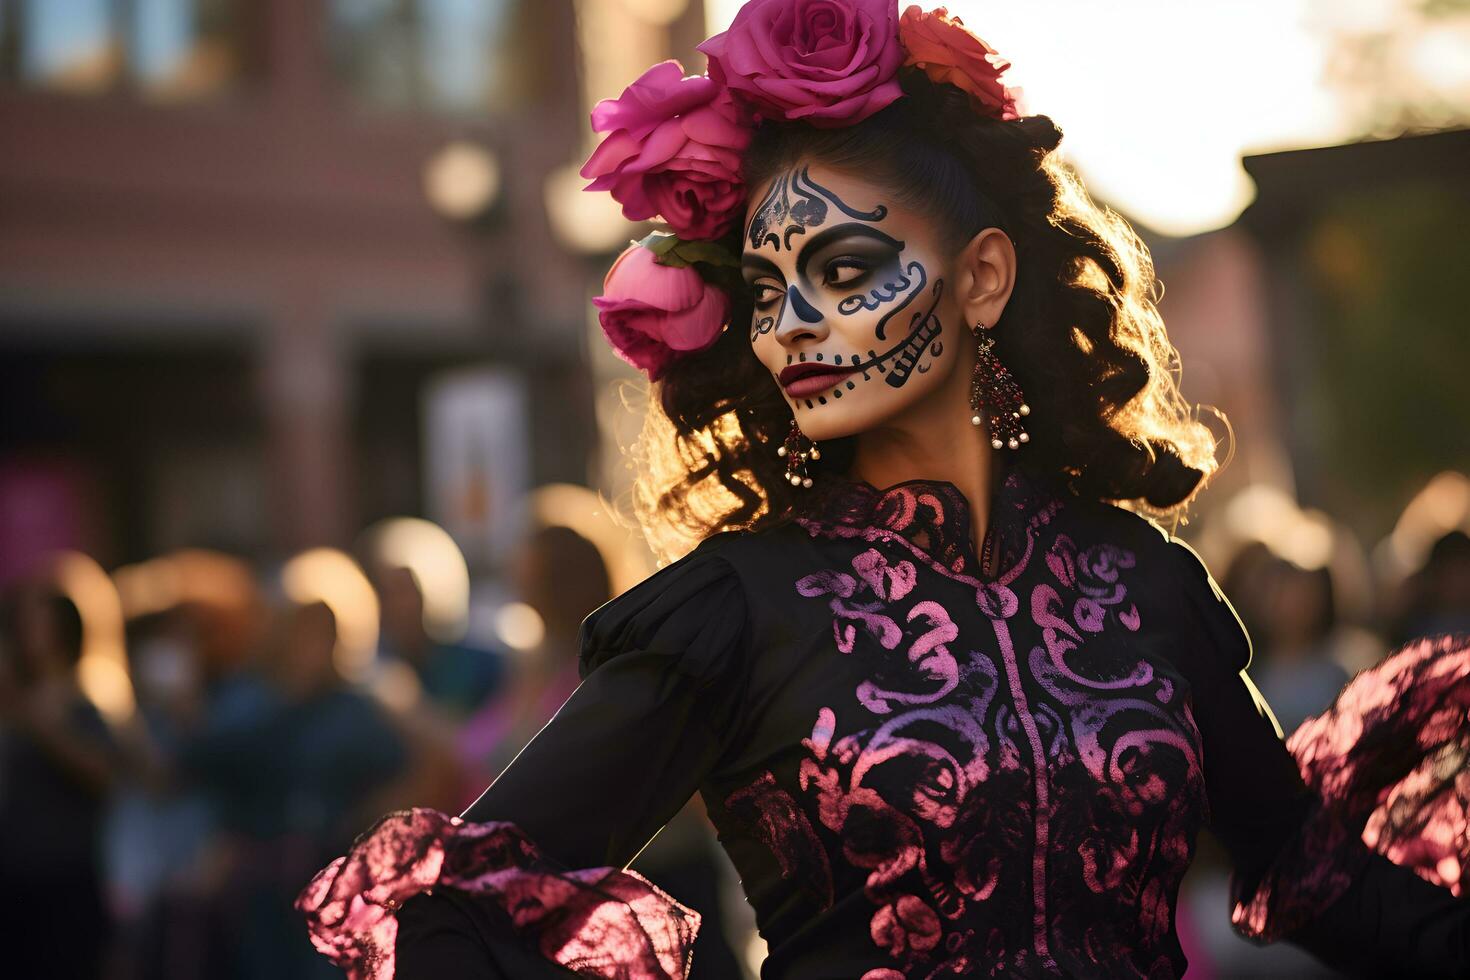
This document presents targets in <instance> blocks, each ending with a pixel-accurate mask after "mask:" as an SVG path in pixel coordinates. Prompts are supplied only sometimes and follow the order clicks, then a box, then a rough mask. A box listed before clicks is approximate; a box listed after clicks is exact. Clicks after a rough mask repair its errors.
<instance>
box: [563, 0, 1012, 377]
mask: <svg viewBox="0 0 1470 980" xmlns="http://www.w3.org/2000/svg"><path fill="white" fill-rule="evenodd" d="M699 50H700V51H702V52H704V54H705V55H706V56H707V57H708V59H709V73H708V74H707V75H692V76H686V75H685V74H684V69H683V67H682V66H681V65H680V64H679V63H678V62H677V61H664V62H660V63H659V64H657V65H654V66H653V67H652V68H650V69H648V70H647V71H646V72H644V73H643V74H642V75H641V76H640V77H639V78H638V80H637V81H635V82H634V83H633V84H632V85H630V86H628V88H627V89H625V90H624V91H623V94H622V95H620V96H619V97H618V98H616V99H604V100H603V101H602V102H599V103H598V104H597V106H596V108H594V109H593V110H592V128H593V130H594V131H596V132H599V133H606V134H607V136H606V138H605V139H603V141H602V143H601V144H600V145H599V146H598V147H597V149H596V150H595V151H593V153H592V156H591V157H589V158H588V160H587V162H586V164H585V165H583V167H582V170H581V174H582V176H583V177H587V178H590V179H591V180H592V183H591V184H589V185H588V186H587V188H586V189H587V190H589V191H604V190H605V191H608V192H609V193H611V194H612V196H613V198H614V199H615V200H616V201H617V202H618V203H619V204H621V205H622V208H623V215H624V216H625V217H627V218H629V219H632V220H635V221H641V220H645V219H648V218H660V219H662V221H663V222H664V223H665V224H666V225H668V227H669V228H670V229H671V230H672V232H673V234H672V235H667V234H660V233H655V234H653V235H650V236H649V237H648V238H645V239H644V240H643V241H641V242H637V243H634V244H633V245H630V246H629V247H628V249H627V250H626V251H624V252H623V254H622V255H620V256H619V257H618V259H617V261H616V262H614V263H613V266H612V268H611V269H610V270H608V274H607V279H606V281H605V282H604V284H603V295H601V296H598V297H596V298H595V299H594V300H593V302H594V303H595V304H596V305H597V308H598V319H599V321H600V322H601V324H602V329H603V333H604V334H605V335H606V336H607V339H608V342H609V343H611V344H612V346H613V349H614V350H616V351H617V352H618V354H619V356H621V357H622V358H623V359H624V360H626V361H627V362H628V363H630V364H632V365H633V366H634V367H637V368H638V369H639V370H641V371H643V372H644V373H645V374H647V375H648V377H649V379H650V380H654V381H657V380H658V379H659V378H660V377H661V376H662V375H663V374H664V372H665V371H667V370H668V368H669V366H670V365H672V364H673V363H674V362H675V361H676V360H678V359H679V358H680V357H683V356H686V355H688V354H692V353H695V352H696V351H701V350H704V349H705V348H707V347H709V346H710V345H712V344H713V343H714V342H715V341H716V340H717V339H718V338H719V335H720V331H721V330H722V329H723V328H724V325H725V321H726V320H727V319H728V316H729V312H730V297H729V295H728V293H727V292H726V290H725V288H724V287H723V286H722V285H721V283H722V282H723V281H725V280H726V279H727V278H728V276H729V270H730V268H732V267H734V266H735V265H736V264H737V262H736V259H735V257H734V256H731V255H729V254H728V252H727V250H726V249H724V248H722V247H721V246H719V245H717V244H715V241H716V240H717V239H719V238H721V237H723V236H724V235H725V234H726V233H727V232H728V231H729V230H730V229H731V227H733V226H734V224H735V222H736V221H737V220H739V218H740V217H741V216H742V214H743V213H744V207H745V182H744V180H743V179H742V177H741V173H740V160H741V156H742V154H743V153H744V151H745V149H746V147H748V146H749V145H750V141H751V137H752V134H753V132H754V129H755V127H756V126H757V125H758V124H759V123H760V122H761V120H763V119H778V120H787V121H799V122H804V123H807V124H809V125H811V126H815V127H820V128H836V127H841V126H851V125H854V124H856V123H858V122H861V121H862V120H864V119H866V118H868V117H869V116H871V115H873V114H874V113H876V112H878V111H879V110H881V109H883V108H884V107H885V106H888V105H889V104H891V103H892V102H894V101H895V100H897V99H898V98H900V97H901V96H902V95H903V90H902V89H901V88H900V87H899V82H898V74H899V70H900V69H901V68H905V67H909V66H912V67H913V68H915V69H918V70H922V71H923V72H924V74H925V75H927V76H928V77H929V78H930V79H931V80H933V81H935V82H939V83H946V84H950V85H953V86H955V87H956V88H958V89H960V90H961V91H963V92H965V93H966V94H967V95H968V96H969V97H970V104H971V106H972V107H973V108H974V110H975V111H976V112H977V113H979V114H980V115H983V116H991V117H994V118H997V119H1003V120H1009V119H1018V118H1020V116H1021V112H1022V110H1021V107H1020V98H1021V90H1020V89H1016V88H1010V87H1007V86H1006V85H1005V84H1004V83H1003V82H1002V81H1001V78H1000V76H1001V74H1002V73H1003V72H1004V71H1005V70H1006V69H1007V68H1009V67H1010V63H1009V62H1007V61H1006V60H1005V59H1003V58H1001V57H1000V56H999V55H998V54H997V53H996V51H995V49H994V48H992V47H990V45H988V44H986V43H985V42H984V41H982V40H981V39H980V38H978V37H976V36H975V35H974V34H972V33H970V31H969V30H968V29H967V28H966V27H965V26H964V24H963V23H962V22H961V21H960V19H959V18H958V17H951V16H950V15H949V13H948V12H947V11H946V10H945V8H943V7H939V8H936V9H935V10H931V11H923V10H920V9H919V8H918V7H917V6H913V7H909V8H908V9H907V10H905V11H904V12H903V16H901V17H900V16H899V13H898V3H897V0H749V2H748V3H746V4H745V5H744V6H743V7H741V8H740V10H739V12H738V13H736V15H735V19H734V20H733V21H732V22H731V24H730V28H729V30H727V31H724V32H723V33H720V34H716V35H715V36H714V37H711V38H709V39H708V40H706V41H704V42H703V43H702V44H700V45H699Z"/></svg>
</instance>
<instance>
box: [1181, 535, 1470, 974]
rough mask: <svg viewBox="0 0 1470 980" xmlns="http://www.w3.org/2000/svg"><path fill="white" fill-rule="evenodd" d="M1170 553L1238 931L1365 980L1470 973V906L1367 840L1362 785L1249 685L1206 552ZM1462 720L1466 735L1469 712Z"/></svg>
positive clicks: (1240, 639) (1237, 625) (1239, 641)
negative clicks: (1292, 732)
mask: <svg viewBox="0 0 1470 980" xmlns="http://www.w3.org/2000/svg"><path fill="white" fill-rule="evenodd" d="M1166 547H1167V549H1168V551H1169V553H1170V556H1171V557H1170V559H1169V561H1170V562H1171V567H1172V569H1173V574H1171V575H1170V577H1169V578H1170V581H1171V582H1172V583H1173V584H1174V586H1175V587H1176V588H1177V591H1176V592H1175V595H1174V603H1173V604H1174V608H1175V610H1176V612H1177V614H1178V616H1179V622H1178V626H1179V628H1180V629H1181V630H1182V631H1183V635H1182V636H1180V637H1179V638H1178V639H1177V640H1176V641H1175V642H1177V643H1179V644H1181V645H1182V647H1183V651H1184V652H1183V653H1182V655H1181V663H1182V664H1183V665H1184V666H1185V671H1186V673H1187V674H1188V675H1189V679H1190V681H1191V686H1192V690H1193V696H1194V715H1195V721H1196V723H1197V725H1198V727H1199V730H1200V736H1201V739H1202V742H1203V752H1202V757H1203V763H1204V770H1205V783H1206V788H1207V792H1208V797H1209V814H1210V829H1211V831H1212V832H1213V833H1214V834H1215V836H1216V837H1217V838H1218V839H1219V840H1220V842H1221V843H1222V845H1224V847H1225V849H1226V851H1227V852H1228V853H1229V855H1230V858H1231V862H1232V873H1231V881H1230V894H1231V900H1232V909H1231V922H1232V926H1233V927H1234V929H1235V931H1236V932H1237V933H1239V934H1240V935H1242V936H1244V937H1246V938H1248V939H1251V940H1252V941H1254V942H1257V943H1267V942H1273V941H1276V940H1282V939H1284V940H1286V941H1288V942H1291V943H1293V944H1295V945H1298V946H1301V947H1302V948H1304V949H1307V950H1308V951H1309V952H1311V953H1313V954H1314V955H1315V956H1317V957H1318V958H1319V959H1321V960H1322V961H1323V962H1325V963H1327V964H1329V965H1330V966H1333V967H1335V968H1337V969H1339V970H1342V971H1343V972H1345V973H1347V974H1350V975H1354V976H1381V975H1385V974H1392V975H1394V976H1440V977H1464V976H1470V903H1467V902H1464V901H1461V900H1460V899H1459V898H1458V897H1457V896H1456V895H1455V894H1454V893H1453V892H1452V891H1451V890H1449V889H1448V888H1445V887H1440V886H1439V885H1437V884H1434V883H1431V882H1430V881H1427V880H1425V878H1424V877H1421V875H1420V874H1416V873H1415V871H1414V870H1412V869H1411V868H1410V867H1408V866H1405V865H1402V864H1397V863H1395V862H1394V861H1393V860H1390V859H1389V858H1388V857H1386V856H1385V855H1384V854H1382V853H1379V852H1378V851H1376V850H1374V849H1373V848H1370V847H1369V846H1368V844H1367V843H1365V840H1364V837H1363V829H1364V819H1365V818H1366V816H1367V814H1366V813H1365V812H1361V811H1362V807H1361V803H1362V802H1363V801H1364V799H1365V795H1364V793H1363V792H1362V788H1361V787H1360V788H1358V789H1355V790H1353V791H1351V792H1343V791H1344V790H1345V787H1343V786H1342V785H1340V784H1338V785H1334V784H1333V783H1332V781H1331V780H1320V779H1317V778H1316V777H1317V776H1318V775H1322V774H1325V773H1326V772H1327V768H1325V767H1320V766H1314V765H1313V752H1312V750H1311V749H1310V748H1308V747H1307V746H1306V743H1305V742H1304V741H1293V742H1292V743H1290V747H1289V745H1288V743H1287V742H1285V741H1283V738H1284V733H1283V732H1282V731H1281V726H1280V724H1279V723H1278V722H1277V720H1276V718H1275V716H1274V715H1273V714H1272V712H1271V708H1270V706H1269V705H1268V704H1267V702H1266V700H1265V698H1264V697H1262V696H1261V693H1260V692H1259V691H1258V690H1257V689H1256V687H1255V685H1254V684H1253V683H1252V681H1251V679H1250V674H1249V672H1248V670H1247V668H1248V667H1249V665H1250V661H1251V654H1252V651H1251V641H1250V637H1249V635H1248V634H1247V632H1246V630H1245V627H1244V626H1243V625H1242V624H1241V622H1240V618H1239V617H1238V616H1237V615H1236V613H1235V610H1234V608H1233V607H1232V606H1231V605H1230V603H1229V601H1228V599H1227V598H1226V597H1225V595H1224V593H1223V592H1222V591H1221V589H1220V587H1219V585H1218V584H1217V583H1216V581H1215V579H1214V578H1213V577H1212V576H1211V575H1210V573H1209V570H1208V569H1207V567H1206V566H1205V564H1204V562H1203V561H1202V560H1201V558H1200V557H1199V555H1198V553H1197V552H1195V551H1194V549H1193V548H1191V547H1190V546H1189V545H1187V544H1185V543H1184V542H1182V541H1180V540H1178V539H1177V538H1171V539H1169V542H1168V544H1167V546H1166ZM1360 679H1361V675H1360ZM1462 692H1463V685H1462ZM1361 717H1362V716H1361V714H1359V715H1358V718H1359V719H1360V720H1361ZM1460 718H1461V719H1462V720H1461V722H1460V726H1461V733H1462V734H1463V733H1464V721H1463V718H1464V711H1463V709H1462V710H1461V714H1460ZM1311 724H1312V722H1311V721H1309V722H1308V723H1307V724H1306V725H1303V726H1302V729H1298V733H1299V734H1300V733H1301V732H1302V731H1303V730H1304V729H1306V728H1307V727H1308V726H1309V725H1311ZM1342 730H1343V729H1342V728H1341V727H1339V728H1338V729H1337V732H1338V734H1339V736H1340V735H1341V734H1342ZM1317 761H1318V762H1319V763H1322V762H1325V761H1326V760H1325V758H1320V757H1319V758H1318V759H1317ZM1339 775H1341V772H1340V770H1339ZM1306 776H1311V777H1312V781H1311V782H1309V781H1308V780H1307V778H1304V777H1306ZM1349 801H1352V802H1353V803H1355V804H1358V805H1357V806H1348V805H1346V804H1347V803H1348V802H1349ZM1372 802H1374V803H1376V801H1372ZM1370 808H1371V804H1370ZM1461 827H1462V828H1463V821H1462V822H1461Z"/></svg>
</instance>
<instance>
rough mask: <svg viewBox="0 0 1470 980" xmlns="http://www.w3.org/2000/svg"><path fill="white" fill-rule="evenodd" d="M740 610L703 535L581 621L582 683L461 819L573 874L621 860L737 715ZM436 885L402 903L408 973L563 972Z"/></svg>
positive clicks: (676, 804)
mask: <svg viewBox="0 0 1470 980" xmlns="http://www.w3.org/2000/svg"><path fill="white" fill-rule="evenodd" d="M706 544H708V542H707V543H706ZM746 620H747V616H746V606H745V600H744V596H743V593H742V590H741V587H740V584H739V580H738V577H737V575H736V573H735V572H734V570H733V568H732V567H731V566H730V564H729V563H728V562H727V561H725V560H724V559H722V558H719V557H717V556H714V555H713V554H711V553H709V551H708V549H707V548H706V547H705V546H701V548H700V549H696V551H695V552H694V553H692V554H691V555H689V556H686V557H685V558H684V559H682V560H681V561H679V562H675V563H673V564H671V565H669V566H667V567H665V568H663V569H661V570H660V571H658V572H656V573H655V574H654V575H653V576H651V577H650V578H649V579H647V580H645V581H644V582H642V583H640V584H639V585H637V586H635V587H634V588H633V589H630V590H629V591H628V592H625V593H624V594H623V595H621V596H619V597H618V598H616V599H614V600H612V601H611V602H609V603H606V604H604V605H603V606H601V607H599V608H598V609H597V610H595V611H594V612H593V613H592V614H591V615H590V616H588V617H587V619H586V620H585V621H584V622H583V624H582V632H581V662H580V669H581V674H582V678H583V679H582V683H581V684H580V686H578V688H577V689H576V691H575V692H573V694H572V695H571V697H570V698H569V699H568V700H567V702H566V703H565V704H564V705H563V706H562V707H561V709H560V710H559V711H558V712H557V713H556V715H555V717H554V718H553V719H552V720H551V721H550V722H549V723H548V724H547V725H546V727H545V728H543V729H542V730H541V731H540V732H539V733H538V734H537V735H536V737H535V738H534V739H532V740H531V742H530V743H529V744H528V745H527V746H526V748H525V749H524V750H523V751H521V753H520V754H519V755H517V756H516V758H515V759H514V760H513V761H512V762H511V764H510V765H509V766H508V767H507V768H506V769H505V771H504V772H502V773H501V774H500V776H499V777H497V778H496V779H495V781H494V782H493V783H491V785H490V786H489V787H488V788H487V789H486V790H485V791H484V792H483V793H482V794H481V795H480V797H479V798H478V799H477V800H475V802H474V803H473V804H472V805H471V806H470V807H469V808H468V809H466V810H465V811H464V813H463V814H462V815H461V816H462V819H463V820H465V821H468V822H471V823H488V822H509V823H512V824H514V825H515V826H516V827H517V828H518V829H519V830H520V831H521V832H522V833H524V834H525V835H526V837H527V838H528V839H529V840H530V841H532V842H533V843H534V844H535V846H536V848H537V849H538V851H539V854H540V856H541V857H543V858H545V859H546V860H547V861H549V862H550V863H551V864H552V865H554V866H555V867H557V868H559V869H565V870H567V871H569V872H571V873H572V874H576V873H577V872H578V869H590V868H604V867H610V868H615V869H623V868H626V866H627V865H628V863H629V862H631V861H632V860H633V858H634V857H635V856H637V854H638V852H639V851H641V850H642V849H643V847H644V846H645V845H646V844H647V843H648V842H649V841H650V840H651V839H652V838H653V836H654V835H655V834H656V833H657V832H658V831H659V830H660V829H661V828H662V827H663V825H664V824H665V823H667V822H668V821H669V820H670V819H671V818H672V817H673V816H674V815H675V814H676V813H677V812H678V811H679V810H680V809H681V808H682V807H683V806H684V804H685V803H686V802H687V801H688V800H689V798H690V797H691V796H693V795H694V793H695V792H696V790H697V788H698V786H699V784H700V782H701V781H702V780H703V779H704V778H705V777H706V776H707V775H708V774H709V772H710V771H711V770H712V769H713V768H714V766H715V765H716V762H717V761H718V760H719V758H720V756H721V755H722V753H724V752H725V750H726V749H727V748H728V747H729V745H730V742H731V740H732V737H733V734H734V733H735V732H736V731H737V730H738V728H739V713H740V705H741V704H742V703H743V701H744V697H743V694H744V689H745V683H746V677H747V675H748V657H747V656H746V655H745V651H744V647H745V642H746V641H745V632H746ZM439 891H440V892H441V893H442V892H443V889H440V890H439ZM439 898H440V896H439V895H435V896H433V897H430V896H418V897H416V898H413V899H410V900H409V902H408V903H406V904H405V906H404V911H405V912H407V913H409V915H408V917H407V918H406V919H405V920H404V921H403V925H404V926H405V931H404V933H403V934H402V936H401V938H400V941H399V947H398V956H399V960H400V976H401V978H402V980H412V978H413V977H414V976H418V975H422V976H426V977H427V976H443V975H446V974H445V973H444V970H443V967H444V965H445V964H456V969H461V968H463V966H464V964H466V963H468V962H474V963H477V964H478V967H477V968H476V971H475V972H474V975H475V976H492V977H494V976H539V975H542V973H544V974H545V975H547V976H552V975H561V974H562V971H561V969H560V967H557V966H555V965H553V964H551V963H550V962H547V961H539V963H540V965H539V967H537V969H538V970H539V972H527V971H529V970H532V967H531V966H530V965H528V963H527V961H526V959H525V957H526V953H525V950H526V948H527V944H528V937H527V936H526V935H524V934H518V933H517V931H516V930H515V929H513V928H512V927H511V926H510V922H509V919H508V918H507V917H506V916H505V915H504V914H502V909H501V908H499V907H498V905H497V904H495V903H487V902H484V901H475V900H473V898H471V899H470V900H466V899H465V897H464V896H463V895H456V896H454V897H453V900H451V901H443V900H436V899H439ZM530 941H531V942H532V943H533V944H534V941H535V940H534V938H531V939H530ZM654 945H657V944H656V943H655V944H654ZM410 947H411V948H410ZM660 955H661V956H663V958H665V959H667V954H665V953H662V952H661V953H660ZM512 963H519V964H521V965H520V966H519V967H517V968H511V967H510V966H509V964H512ZM420 967H422V969H420ZM416 971H417V972H416ZM464 975H466V976H468V975H470V973H468V972H466V973H465V974H464Z"/></svg>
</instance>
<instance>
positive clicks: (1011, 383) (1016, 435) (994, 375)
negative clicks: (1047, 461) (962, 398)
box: [970, 322, 1031, 449]
mask: <svg viewBox="0 0 1470 980" xmlns="http://www.w3.org/2000/svg"><path fill="white" fill-rule="evenodd" d="M975 337H976V339H977V340H978V341H979V346H978V348H977V349H976V356H975V371H974V374H973V375H972V376H971V378H970V412H971V413H972V414H971V417H970V424H971V425H979V424H980V423H981V422H983V421H984V419H983V418H982V417H981V415H980V411H981V409H982V408H983V409H984V410H985V411H986V413H988V414H989V415H990V445H991V447H992V448H994V449H1006V448H1010V449H1019V448H1021V443H1023V442H1030V441H1031V436H1030V435H1029V434H1027V432H1026V430H1025V429H1023V428H1022V427H1021V417H1022V416H1025V415H1030V414H1031V406H1030V405H1027V404H1026V400H1025V397H1024V396H1023V395H1022V394H1021V386H1020V385H1018V384H1017V383H1016V379H1015V378H1014V377H1013V376H1012V375H1011V372H1010V371H1008V370H1006V366H1005V365H1004V364H1002V363H1001V362H1000V358H998V357H996V356H995V350H994V348H995V338H994V337H992V336H991V335H990V331H988V330H986V329H985V324H984V323H983V322H981V323H977V324H975Z"/></svg>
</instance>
